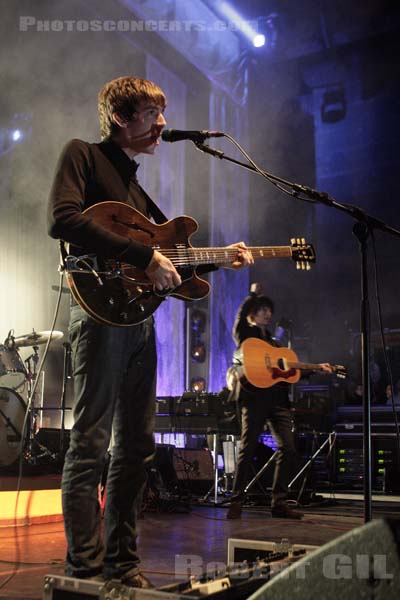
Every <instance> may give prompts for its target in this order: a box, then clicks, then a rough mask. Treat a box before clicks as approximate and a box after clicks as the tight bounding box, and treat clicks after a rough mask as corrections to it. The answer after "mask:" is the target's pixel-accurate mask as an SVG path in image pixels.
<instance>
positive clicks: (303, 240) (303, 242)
mask: <svg viewBox="0 0 400 600" xmlns="http://www.w3.org/2000/svg"><path fill="white" fill-rule="evenodd" d="M301 243H302V244H303V246H305V245H306V238H301Z"/></svg>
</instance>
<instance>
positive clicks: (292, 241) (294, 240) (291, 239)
mask: <svg viewBox="0 0 400 600" xmlns="http://www.w3.org/2000/svg"><path fill="white" fill-rule="evenodd" d="M290 243H291V244H292V246H294V244H295V243H296V239H295V238H290Z"/></svg>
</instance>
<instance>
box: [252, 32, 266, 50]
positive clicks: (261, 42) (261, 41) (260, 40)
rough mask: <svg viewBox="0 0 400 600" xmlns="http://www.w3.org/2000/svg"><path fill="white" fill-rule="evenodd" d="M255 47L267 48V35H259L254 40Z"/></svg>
mask: <svg viewBox="0 0 400 600" xmlns="http://www.w3.org/2000/svg"><path fill="white" fill-rule="evenodd" d="M253 46H254V48H261V47H262V46H265V35H263V34H262V33H258V34H257V35H256V36H255V37H254V38H253Z"/></svg>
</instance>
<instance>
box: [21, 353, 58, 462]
mask: <svg viewBox="0 0 400 600" xmlns="http://www.w3.org/2000/svg"><path fill="white" fill-rule="evenodd" d="M32 347H33V354H31V355H30V356H28V358H27V359H26V360H25V364H26V370H27V380H28V410H29V415H28V424H27V432H26V438H27V443H26V448H25V452H24V456H25V459H26V460H27V462H29V463H30V464H36V463H37V460H38V459H39V458H43V457H48V456H50V457H51V458H54V454H53V453H52V452H50V450H48V448H46V447H45V446H43V445H42V444H39V442H38V441H37V440H35V434H36V432H37V431H36V430H37V409H36V408H35V396H36V386H35V385H34V384H35V381H36V377H37V365H38V362H39V352H38V350H39V347H38V346H32ZM32 365H33V367H32Z"/></svg>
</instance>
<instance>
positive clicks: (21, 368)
mask: <svg viewBox="0 0 400 600" xmlns="http://www.w3.org/2000/svg"><path fill="white" fill-rule="evenodd" d="M63 336H64V334H63V332H62V331H35V330H33V331H32V332H31V333H28V334H26V335H21V336H19V337H14V335H13V330H11V331H10V332H9V334H8V336H7V338H6V340H5V341H4V344H0V467H3V466H6V467H7V466H10V465H12V464H13V463H14V462H15V461H16V460H17V459H18V458H19V456H20V453H21V452H22V453H23V457H24V459H25V460H26V461H28V462H30V463H31V464H34V463H35V462H36V459H37V457H38V455H39V454H41V455H44V454H48V455H51V453H50V452H49V451H48V450H47V449H46V448H45V447H43V446H42V445H41V444H39V443H38V442H35V435H36V432H37V429H38V426H37V415H38V411H40V410H43V408H42V407H41V408H39V407H37V406H35V402H34V400H35V389H36V385H35V382H36V379H37V377H38V376H39V373H38V372H37V365H38V362H39V353H38V350H39V348H38V347H39V345H41V344H45V343H46V342H47V341H48V340H49V339H50V338H51V340H52V341H53V340H61V339H62V338H63ZM26 347H31V348H32V349H33V353H32V354H31V355H30V356H28V358H27V359H26V360H25V361H24V360H22V358H21V355H20V353H19V349H20V348H26ZM25 391H26V392H27V394H25V395H27V398H28V401H27V402H25V400H24V392H25ZM58 410H60V409H58ZM27 411H29V414H27ZM25 421H26V423H27V425H26V427H25V429H26V431H25V432H24V431H23V429H24V423H25Z"/></svg>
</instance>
